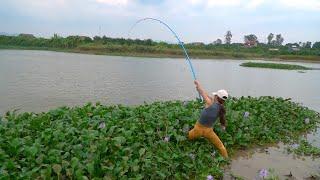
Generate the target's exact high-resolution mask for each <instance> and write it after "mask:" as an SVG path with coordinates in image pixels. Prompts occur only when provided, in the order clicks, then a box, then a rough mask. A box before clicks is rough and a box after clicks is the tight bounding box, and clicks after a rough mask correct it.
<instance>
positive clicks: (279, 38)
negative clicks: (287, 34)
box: [276, 34, 284, 46]
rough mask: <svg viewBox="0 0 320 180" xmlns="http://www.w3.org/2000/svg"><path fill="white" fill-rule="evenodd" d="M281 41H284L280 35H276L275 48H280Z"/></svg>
mask: <svg viewBox="0 0 320 180" xmlns="http://www.w3.org/2000/svg"><path fill="white" fill-rule="evenodd" d="M283 41H284V39H283V37H282V36H281V34H277V35H276V45H277V46H281V45H282V43H283Z"/></svg>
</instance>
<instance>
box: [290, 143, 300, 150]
mask: <svg viewBox="0 0 320 180" xmlns="http://www.w3.org/2000/svg"><path fill="white" fill-rule="evenodd" d="M291 147H292V148H293V149H297V148H298V147H299V144H292V145H291Z"/></svg>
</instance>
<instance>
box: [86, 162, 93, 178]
mask: <svg viewBox="0 0 320 180" xmlns="http://www.w3.org/2000/svg"><path fill="white" fill-rule="evenodd" d="M86 166H87V170H88V172H89V174H90V175H91V176H92V175H93V174H94V163H93V162H90V163H88V164H87V165H86Z"/></svg>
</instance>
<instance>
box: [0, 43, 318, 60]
mask: <svg viewBox="0 0 320 180" xmlns="http://www.w3.org/2000/svg"><path fill="white" fill-rule="evenodd" d="M0 49H23V50H49V51H58V52H72V53H83V54H96V55H112V56H133V57H155V58H168V57H169V58H184V54H183V52H182V50H181V49H180V48H158V47H153V46H128V45H99V44H85V45H79V46H78V47H76V48H53V47H37V46H18V45H1V44H0ZM188 54H189V55H190V57H191V58H192V59H265V60H279V61H280V60H291V61H311V62H318V61H319V60H320V56H315V55H272V54H261V53H256V52H246V51H236V50H232V49H230V50H224V49H216V50H207V49H188Z"/></svg>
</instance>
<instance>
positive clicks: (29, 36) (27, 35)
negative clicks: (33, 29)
mask: <svg viewBox="0 0 320 180" xmlns="http://www.w3.org/2000/svg"><path fill="white" fill-rule="evenodd" d="M19 36H20V37H26V38H35V36H34V35H33V34H24V33H21V34H19Z"/></svg>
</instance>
